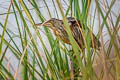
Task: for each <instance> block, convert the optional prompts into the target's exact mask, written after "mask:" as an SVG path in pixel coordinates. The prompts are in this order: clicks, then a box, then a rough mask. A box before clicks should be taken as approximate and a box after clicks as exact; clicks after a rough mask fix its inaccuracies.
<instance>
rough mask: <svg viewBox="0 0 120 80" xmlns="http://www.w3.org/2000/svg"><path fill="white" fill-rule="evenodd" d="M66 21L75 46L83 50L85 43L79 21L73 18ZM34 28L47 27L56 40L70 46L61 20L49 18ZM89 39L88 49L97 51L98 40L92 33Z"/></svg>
mask: <svg viewBox="0 0 120 80" xmlns="http://www.w3.org/2000/svg"><path fill="white" fill-rule="evenodd" d="M67 21H68V24H69V27H70V30H71V32H72V35H73V37H74V39H75V41H76V42H77V44H78V45H79V47H80V48H81V49H83V48H85V43H84V39H83V35H82V32H83V29H82V26H81V23H80V21H79V20H76V19H75V18H72V17H68V18H67ZM36 26H47V27H49V28H51V29H52V30H53V32H54V34H55V35H56V37H57V38H59V39H61V40H63V41H64V42H65V43H67V44H71V43H70V40H69V38H68V34H67V32H66V29H65V27H64V23H63V21H62V20H59V19H56V18H51V19H50V20H48V21H45V22H43V23H39V24H36ZM80 29H81V30H80ZM88 30H90V29H89V28H88ZM89 32H90V31H89ZM91 38H92V39H91V41H90V42H91V45H90V47H91V48H94V49H98V50H99V47H100V42H99V40H97V38H96V37H95V35H94V34H93V33H92V37H91Z"/></svg>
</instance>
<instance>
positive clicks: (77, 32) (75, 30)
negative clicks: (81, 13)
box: [67, 17, 100, 49]
mask: <svg viewBox="0 0 120 80" xmlns="http://www.w3.org/2000/svg"><path fill="white" fill-rule="evenodd" d="M67 20H68V23H69V26H70V29H71V32H72V34H73V37H74V39H75V40H76V42H77V44H78V45H79V47H80V48H82V49H83V48H85V43H84V39H85V35H84V34H83V27H84V26H82V25H81V23H80V21H79V20H77V19H75V18H72V17H68V18H67ZM87 29H88V32H89V33H90V29H89V28H87ZM83 36H84V37H83ZM90 39H91V41H90V44H91V47H92V48H95V49H98V48H99V47H100V42H99V40H97V38H96V37H95V35H94V34H93V33H92V32H91V37H90Z"/></svg>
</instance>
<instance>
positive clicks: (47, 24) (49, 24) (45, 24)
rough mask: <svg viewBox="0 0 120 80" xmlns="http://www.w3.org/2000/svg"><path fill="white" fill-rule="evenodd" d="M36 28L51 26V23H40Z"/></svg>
mask: <svg viewBox="0 0 120 80" xmlns="http://www.w3.org/2000/svg"><path fill="white" fill-rule="evenodd" d="M35 25H36V26H48V27H49V26H51V23H49V21H45V22H43V23H38V24H35Z"/></svg>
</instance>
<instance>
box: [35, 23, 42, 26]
mask: <svg viewBox="0 0 120 80" xmlns="http://www.w3.org/2000/svg"><path fill="white" fill-rule="evenodd" d="M43 25H44V24H43V23H38V24H35V26H43Z"/></svg>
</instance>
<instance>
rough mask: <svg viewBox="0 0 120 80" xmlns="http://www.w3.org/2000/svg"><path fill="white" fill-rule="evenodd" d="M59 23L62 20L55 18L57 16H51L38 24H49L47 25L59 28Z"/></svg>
mask: <svg viewBox="0 0 120 80" xmlns="http://www.w3.org/2000/svg"><path fill="white" fill-rule="evenodd" d="M59 24H60V20H58V19H55V18H51V19H50V20H48V21H45V22H43V23H39V24H36V26H47V27H50V28H52V29H53V28H57V27H58V25H59Z"/></svg>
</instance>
